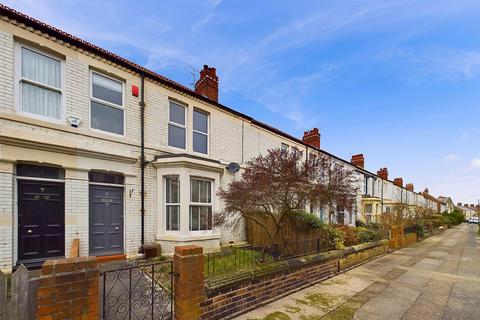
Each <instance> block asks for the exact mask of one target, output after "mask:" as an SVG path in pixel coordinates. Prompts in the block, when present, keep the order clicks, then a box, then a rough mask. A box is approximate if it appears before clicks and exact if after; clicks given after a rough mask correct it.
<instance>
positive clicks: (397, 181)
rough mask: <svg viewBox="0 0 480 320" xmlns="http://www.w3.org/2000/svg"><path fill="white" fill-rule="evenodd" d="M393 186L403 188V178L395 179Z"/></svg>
mask: <svg viewBox="0 0 480 320" xmlns="http://www.w3.org/2000/svg"><path fill="white" fill-rule="evenodd" d="M393 184H394V185H396V186H399V187H403V178H395V179H393Z"/></svg>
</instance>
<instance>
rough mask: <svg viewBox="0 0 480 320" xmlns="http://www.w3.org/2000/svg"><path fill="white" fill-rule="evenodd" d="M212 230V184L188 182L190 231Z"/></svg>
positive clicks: (199, 180)
mask: <svg viewBox="0 0 480 320" xmlns="http://www.w3.org/2000/svg"><path fill="white" fill-rule="evenodd" d="M211 229H212V182H211V181H209V180H201V179H191V180H190V230H191V231H197V230H211Z"/></svg>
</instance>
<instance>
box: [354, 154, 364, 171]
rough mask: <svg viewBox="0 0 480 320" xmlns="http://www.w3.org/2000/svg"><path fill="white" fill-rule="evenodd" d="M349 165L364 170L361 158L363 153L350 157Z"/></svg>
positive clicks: (362, 158)
mask: <svg viewBox="0 0 480 320" xmlns="http://www.w3.org/2000/svg"><path fill="white" fill-rule="evenodd" d="M351 163H352V164H353V165H354V166H357V167H360V168H362V169H364V168H365V158H364V157H363V153H359V154H354V155H352V160H351Z"/></svg>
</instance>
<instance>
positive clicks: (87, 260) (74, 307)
mask: <svg viewBox="0 0 480 320" xmlns="http://www.w3.org/2000/svg"><path fill="white" fill-rule="evenodd" d="M98 281H99V271H98V266H97V260H96V258H95V257H80V258H68V259H59V260H48V261H46V262H45V263H44V264H43V266H42V275H41V277H40V282H39V286H38V304H37V319H39V320H43V319H45V320H47V319H48V320H51V319H98V301H99V300H98V285H99V282H98Z"/></svg>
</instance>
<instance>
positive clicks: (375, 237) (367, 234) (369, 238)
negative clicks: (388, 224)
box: [356, 227, 382, 243]
mask: <svg viewBox="0 0 480 320" xmlns="http://www.w3.org/2000/svg"><path fill="white" fill-rule="evenodd" d="M356 232H357V239H358V241H359V242H360V243H364V242H374V241H379V240H381V239H382V234H381V233H380V232H378V231H376V230H373V229H369V228H365V227H357V228H356Z"/></svg>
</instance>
